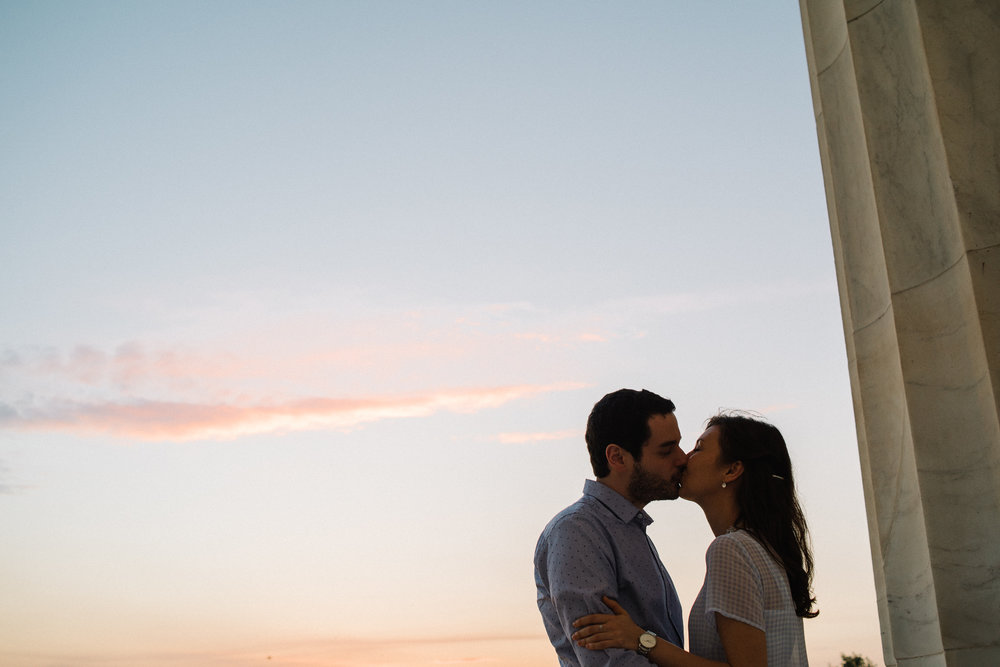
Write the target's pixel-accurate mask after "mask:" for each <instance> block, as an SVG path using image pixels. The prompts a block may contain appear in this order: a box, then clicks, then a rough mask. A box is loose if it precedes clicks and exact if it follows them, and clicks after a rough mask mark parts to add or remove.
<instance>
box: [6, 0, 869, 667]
mask: <svg viewBox="0 0 1000 667" xmlns="http://www.w3.org/2000/svg"><path fill="white" fill-rule="evenodd" d="M0 89H2V90H3V99H4V103H3V104H2V105H0V156H2V157H0V212H2V217H0V224H2V226H3V227H2V230H3V238H4V242H3V243H2V244H0V313H3V317H2V318H0V535H2V536H3V548H2V549H0V664H3V665H13V666H16V667H21V666H24V667H38V666H41V665H55V664H58V665H68V666H71V667H76V666H84V665H87V666H90V665H123V666H124V665H129V666H134V665H139V666H143V665H148V666H151V667H159V666H166V665H185V666H186V665H219V666H235V665H253V664H260V665H293V666H297V665H302V666H306V665H334V666H339V665H360V666H374V665H447V664H483V665H492V666H497V665H499V666H505V667H506V666H511V667H513V666H515V665H516V666H526V667H540V666H543V665H544V666H551V665H554V664H555V662H556V660H555V653H554V651H552V649H551V648H550V647H549V645H548V642H547V640H546V638H545V636H544V631H543V627H542V622H541V618H540V616H539V614H538V611H537V607H536V605H535V590H534V583H533V575H532V553H533V550H534V546H535V540H536V539H537V537H538V534H539V532H540V531H541V529H542V528H543V527H544V525H545V523H546V522H547V521H548V520H549V518H551V516H552V515H553V514H555V513H556V512H557V511H559V510H560V509H562V508H563V507H565V506H566V505H568V504H569V503H571V502H573V501H574V500H576V498H577V497H579V495H580V492H581V491H582V488H583V481H584V479H585V478H587V477H590V476H592V473H591V471H590V467H589V463H588V458H587V453H586V449H585V445H584V443H583V430H584V425H585V422H586V418H587V414H588V413H589V411H590V408H591V407H592V406H593V404H594V402H595V401H597V400H598V399H599V398H600V397H601V396H602V395H604V394H605V393H607V392H608V391H612V390H615V389H618V388H620V387H633V388H647V389H650V390H652V391H656V392H657V393H660V394H663V395H665V396H669V397H670V398H672V399H673V400H674V401H675V403H676V404H677V406H678V412H677V415H678V419H679V422H680V426H681V430H682V433H683V436H684V442H683V443H682V446H684V447H685V448H689V447H690V446H691V445H692V444H693V442H694V440H695V439H696V438H697V436H698V435H699V433H700V432H701V429H702V427H703V424H704V421H705V419H706V418H708V417H709V416H710V415H712V414H713V413H715V412H716V411H717V410H719V409H720V408H745V409H750V410H755V411H758V412H760V413H763V414H764V415H766V416H767V417H768V418H769V419H770V420H771V421H772V422H773V423H775V424H776V425H777V426H778V427H779V428H780V429H782V431H783V432H784V434H785V436H786V439H787V441H788V443H789V446H790V449H791V453H792V457H793V461H794V463H795V465H796V473H797V482H798V485H799V487H800V493H801V498H802V501H803V504H804V509H805V511H806V515H807V519H808V520H809V523H810V527H811V530H812V533H813V542H814V546H815V556H816V572H817V578H816V583H815V589H816V590H815V592H816V595H817V597H818V599H819V608H820V612H821V613H820V616H819V617H818V618H817V619H815V620H809V621H807V622H806V636H807V641H808V644H809V654H810V661H811V664H813V665H817V666H819V667H824V666H825V665H827V664H832V663H834V662H839V655H840V653H842V652H845V653H855V652H857V653H863V654H866V655H868V656H869V657H871V658H873V659H875V660H878V661H880V660H881V648H880V643H879V630H878V621H877V616H876V608H875V594H874V587H873V584H872V575H871V563H870V558H869V546H868V533H867V527H866V523H865V512H864V502H863V498H862V492H861V483H860V473H859V465H858V459H857V444H856V436H855V429H854V420H853V412H852V407H851V397H850V386H849V379H848V372H847V361H846V353H845V347H844V339H843V330H842V326H841V319H840V310H839V302H838V297H837V289H836V278H835V272H834V264H833V256H832V250H831V242H830V235H829V228H828V223H827V213H826V205H825V200H824V195H823V183H822V174H821V169H820V162H819V155H818V149H817V142H816V130H815V123H814V119H813V110H812V103H811V99H810V93H809V81H808V75H807V71H806V60H805V51H804V46H803V39H802V29H801V23H800V18H799V14H798V7H797V4H796V3H736V2H721V3H701V2H698V3H695V2H682V1H680V0H676V1H666V0H657V1H655V2H622V3H611V2H589V1H588V2H570V1H568V0H567V1H561V2H554V1H549V0H541V1H540V0H531V1H524V2H515V1H507V0H504V1H502V2H501V1H484V2H469V1H467V0H453V1H448V2H445V1H438V0H434V1H430V0H428V1H422V2H403V1H395V2H389V1H376V0H372V1H370V2H362V1H351V2H346V1H345V2H333V1H330V2H304V1H301V2H260V1H251V2H245V1H241V2H235V1H234V2H223V1H211V2H203V1H198V2H184V1H171V2H159V3H154V2H130V1H129V2H97V1H94V2H70V1H66V2H50V1H38V2H15V1H8V0H0ZM647 510H648V511H649V512H650V514H651V515H652V516H653V518H654V519H655V523H654V524H653V526H652V527H651V528H650V535H651V536H652V538H653V540H654V542H655V543H656V545H657V547H658V549H659V551H660V553H661V555H662V556H663V560H664V562H665V563H666V565H667V567H668V568H669V570H670V572H671V574H672V576H673V578H674V580H675V582H676V583H677V585H678V589H679V592H680V595H681V600H682V604H683V605H684V607H685V610H686V609H687V608H688V607H690V604H691V603H692V602H693V600H694V597H695V595H696V594H697V591H698V589H699V587H700V586H701V582H702V577H703V575H704V552H705V548H706V547H707V545H708V543H709V542H710V540H711V532H710V530H709V529H708V526H707V524H706V523H705V521H704V517H703V515H702V514H701V511H700V510H699V509H698V508H697V507H696V506H694V505H691V504H689V503H686V502H684V501H680V500H678V501H674V502H661V503H655V504H653V505H650V506H649V507H648V508H647Z"/></svg>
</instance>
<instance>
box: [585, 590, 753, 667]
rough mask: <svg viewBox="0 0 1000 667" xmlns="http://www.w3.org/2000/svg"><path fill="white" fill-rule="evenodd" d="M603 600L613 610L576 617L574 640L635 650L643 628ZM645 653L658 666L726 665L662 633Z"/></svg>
mask: <svg viewBox="0 0 1000 667" xmlns="http://www.w3.org/2000/svg"><path fill="white" fill-rule="evenodd" d="M603 601H604V604H606V605H608V607H610V608H611V611H613V612H614V613H613V614H590V615H588V616H584V617H583V618H580V619H577V621H576V622H575V623H573V626H574V627H576V628H578V629H577V631H576V632H575V633H573V640H574V641H575V642H576V643H577V644H578V645H580V646H582V647H584V648H589V649H596V650H601V649H609V648H623V649H628V650H632V651H636V650H638V648H639V635H641V634H642V632H643V630H642V628H640V627H639V626H638V625H636V624H635V622H634V621H633V620H632V617H631V616H629V615H628V612H626V611H625V610H624V609H623V608H622V606H621V605H620V604H618V603H617V602H615V601H614V600H612V599H611V598H609V597H604V598H603ZM741 625H743V624H741ZM747 627H750V626H747ZM761 634H763V633H761ZM646 657H647V658H648V659H649V660H650V661H651V662H653V663H655V664H656V665H658V666H659V667H726V663H724V662H716V661H715V660H707V659H705V658H700V657H698V656H696V655H693V654H691V653H688V652H687V651H685V650H684V649H682V648H679V647H677V646H674V645H673V644H671V643H670V642H668V641H667V640H666V639H663V638H661V637H657V641H656V646H654V647H653V650H651V651H650V652H649V654H648V655H647V656H646ZM761 664H763V665H766V657H765V663H761ZM741 667H742V666H741Z"/></svg>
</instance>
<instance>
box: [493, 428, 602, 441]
mask: <svg viewBox="0 0 1000 667" xmlns="http://www.w3.org/2000/svg"><path fill="white" fill-rule="evenodd" d="M581 435H582V434H581V432H580V430H579V429H566V430H563V431H540V432H536V433H499V434H497V435H496V436H495V437H494V438H493V439H494V440H496V441H497V442H502V443H506V444H521V443H526V442H544V441H546V440H568V439H570V438H579V437H580V436H581Z"/></svg>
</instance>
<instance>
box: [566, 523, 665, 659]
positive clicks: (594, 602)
mask: <svg viewBox="0 0 1000 667" xmlns="http://www.w3.org/2000/svg"><path fill="white" fill-rule="evenodd" d="M546 568H547V571H548V580H549V581H548V583H549V593H550V595H551V598H552V605H553V607H554V609H555V611H556V614H557V615H558V617H559V624H560V626H561V627H562V631H563V635H564V636H565V637H566V639H567V641H568V642H569V644H570V646H571V647H572V649H573V651H574V653H575V655H576V658H577V660H578V661H579V664H580V665H582V666H585V667H601V666H611V665H614V666H615V667H618V666H619V665H621V666H643V667H649V664H650V663H649V661H648V660H647V659H646V658H644V657H642V656H640V655H639V654H638V653H636V652H635V651H626V650H623V649H608V650H603V651H595V650H591V649H586V648H583V647H581V646H577V645H576V642H574V641H573V640H572V639H571V637H572V635H573V633H574V632H575V631H576V629H575V628H574V627H573V621H575V620H576V619H578V618H580V617H581V616H586V615H587V614H593V613H605V614H606V613H610V609H609V608H608V607H607V606H606V605H605V604H604V603H603V602H602V601H601V597H603V596H605V595H607V596H609V597H612V598H617V597H618V577H617V564H616V563H615V558H614V552H613V551H612V549H611V546H610V544H609V543H608V539H607V535H606V533H605V532H604V531H603V530H602V529H600V528H596V527H594V526H592V525H589V524H588V523H587V522H585V521H571V520H568V521H564V522H562V523H560V524H559V525H558V526H554V527H553V530H552V532H551V534H550V536H549V549H548V553H547V555H546Z"/></svg>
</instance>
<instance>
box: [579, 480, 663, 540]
mask: <svg viewBox="0 0 1000 667" xmlns="http://www.w3.org/2000/svg"><path fill="white" fill-rule="evenodd" d="M583 495H585V496H591V497H593V498H594V499H595V500H597V501H599V502H600V503H601V504H602V505H604V506H605V507H607V508H608V509H609V510H611V512H612V513H613V514H614V515H615V516H617V517H618V518H619V519H621V521H622V523H629V522H631V521H636V522H638V524H639V525H640V526H642V527H643V528H645V527H646V526H648V525H649V524H651V523H653V518H652V517H651V516H649V515H648V514H646V512H645V510H641V509H639V508H638V507H636V506H635V505H633V504H632V503H630V502H629V501H628V499H627V498H626V497H625V496H623V495H622V494H620V493H618V492H617V491H615V490H614V489H612V488H611V487H610V486H607V485H606V484H601V483H600V482H596V481H594V480H592V479H588V480H586V481H585V482H584V483H583Z"/></svg>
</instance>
